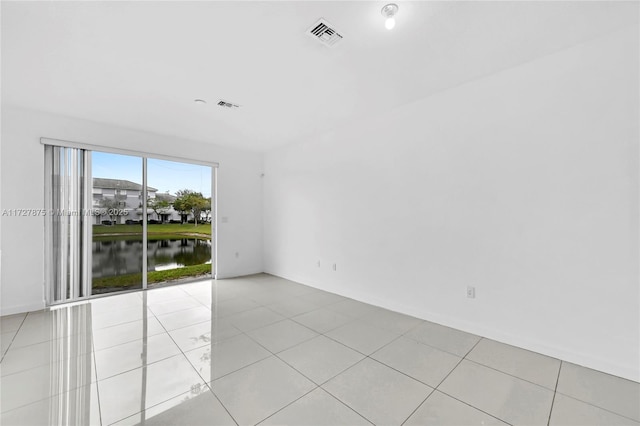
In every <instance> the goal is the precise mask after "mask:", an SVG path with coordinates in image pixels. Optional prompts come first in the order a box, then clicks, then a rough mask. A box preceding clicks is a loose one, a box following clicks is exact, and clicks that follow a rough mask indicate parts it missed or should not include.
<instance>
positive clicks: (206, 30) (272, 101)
mask: <svg viewBox="0 0 640 426" xmlns="http://www.w3.org/2000/svg"><path fill="white" fill-rule="evenodd" d="M397 3H398V5H399V6H400V11H399V13H398V15H397V19H396V20H397V25H396V27H395V28H394V29H393V30H391V31H389V30H386V29H385V27H384V18H383V17H382V16H381V14H380V9H381V8H382V6H384V5H385V4H386V2H378V1H371V2H370V1H354V2H347V1H318V2H314V1H297V2H284V1H259V2H249V1H233V2H220V1H211V2H186V1H179V2H178V1H174V2H151V1H140V2H133V1H132V2H90V1H81V2H58V1H47V2H6V1H3V2H2V6H1V7H2V10H1V12H2V50H1V53H2V102H3V104H4V105H10V104H11V105H17V106H23V107H27V108H31V109H36V110H43V111H50V112H55V113H58V114H63V115H68V116H74V117H79V118H84V119H89V120H94V121H99V122H104V123H109V124H114V125H119V126H124V127H128V128H134V129H140V130H144V131H150V132H154V133H160V134H166V135H173V136H178V137H182V138H187V139H195V140H200V141H205V142H210V143H215V144H220V145H225V146H230V147H236V148H240V149H244V150H252V151H268V150H271V149H274V148H277V147H279V146H282V145H285V144H289V143H295V142H297V141H302V140H304V139H306V138H308V137H310V136H312V135H314V134H318V133H323V132H326V131H328V130H331V129H333V128H336V127H338V126H341V125H343V124H345V123H347V122H351V121H353V120H357V119H359V118H362V117H365V116H368V115H371V114H378V113H384V111H387V110H391V109H393V108H396V107H397V106H399V105H402V104H406V103H409V102H413V101H416V100H418V99H421V98H424V97H427V96H429V95H431V94H433V93H436V92H439V91H442V90H445V89H447V88H451V87H455V86H458V85H461V84H464V83H465V82H467V81H470V80H473V79H477V78H480V77H482V76H484V75H488V74H491V73H495V72H499V71H500V70H503V69H506V68H509V67H513V66H517V65H519V64H521V63H524V62H527V61H531V60H533V59H535V58H537V57H540V56H543V55H547V54H550V53H553V52H555V51H558V50H561V49H564V48H567V47H570V46H573V45H575V44H578V43H581V42H584V41H586V40H590V39H593V38H596V37H599V36H602V35H604V34H607V33H609V32H612V31H615V30H617V29H619V28H621V27H624V26H627V25H631V24H635V23H637V21H638V12H637V11H638V5H637V4H636V3H631V2H516V1H498V2H484V1H478V2H475V1H474V2H459V1H447V2H435V1H423V2H420V1H414V2H405V1H398V2H397ZM321 17H322V18H325V19H326V20H328V21H329V22H330V23H331V24H333V25H334V26H335V28H336V29H337V30H338V31H339V32H340V33H341V34H342V35H343V36H344V39H343V40H342V41H340V42H339V43H338V44H336V45H335V46H333V47H331V48H328V47H326V46H324V45H322V44H321V43H319V42H318V41H317V40H314V39H312V38H311V37H308V36H307V35H305V31H306V30H307V29H308V28H309V27H310V26H311V25H312V24H314V23H315V22H316V21H317V20H318V19H319V18H321ZM196 98H199V99H205V100H206V101H207V104H204V105H203V104H196V103H195V102H194V99H196ZM220 99H224V100H226V101H230V102H233V103H237V104H239V105H241V107H240V108H232V109H229V108H222V107H219V106H217V105H216V103H217V101H218V100H220Z"/></svg>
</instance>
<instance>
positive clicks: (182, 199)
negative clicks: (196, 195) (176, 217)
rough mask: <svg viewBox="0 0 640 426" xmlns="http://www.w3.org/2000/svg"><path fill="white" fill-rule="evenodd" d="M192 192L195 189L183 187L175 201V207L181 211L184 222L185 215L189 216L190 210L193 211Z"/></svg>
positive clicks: (177, 193)
mask: <svg viewBox="0 0 640 426" xmlns="http://www.w3.org/2000/svg"><path fill="white" fill-rule="evenodd" d="M192 193H193V191H192V190H190V189H181V190H179V191H177V192H176V199H175V200H174V201H173V209H174V210H175V211H177V212H178V213H180V217H181V219H182V223H184V222H185V220H186V217H185V216H187V215H188V214H189V212H191V206H190V204H189V195H190V194H192Z"/></svg>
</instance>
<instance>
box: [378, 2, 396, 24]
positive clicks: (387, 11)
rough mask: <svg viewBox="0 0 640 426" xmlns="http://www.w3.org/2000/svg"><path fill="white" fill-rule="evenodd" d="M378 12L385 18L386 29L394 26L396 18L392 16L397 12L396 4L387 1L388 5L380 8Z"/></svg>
mask: <svg viewBox="0 0 640 426" xmlns="http://www.w3.org/2000/svg"><path fill="white" fill-rule="evenodd" d="M380 13H381V14H382V16H384V17H385V18H387V19H385V21H384V26H385V27H386V28H387V29H388V30H391V29H393V27H395V26H396V18H394V16H395V15H396V13H398V5H397V4H395V3H389V4H388V5H386V6H385V7H383V8H382V10H381V11H380Z"/></svg>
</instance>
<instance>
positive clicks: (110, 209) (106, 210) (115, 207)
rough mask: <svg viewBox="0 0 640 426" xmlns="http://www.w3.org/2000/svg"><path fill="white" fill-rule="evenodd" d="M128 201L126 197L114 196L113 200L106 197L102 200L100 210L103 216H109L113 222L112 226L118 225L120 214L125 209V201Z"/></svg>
mask: <svg viewBox="0 0 640 426" xmlns="http://www.w3.org/2000/svg"><path fill="white" fill-rule="evenodd" d="M126 199H127V197H125V196H124V195H117V194H116V195H114V196H113V198H111V197H105V198H103V199H102V200H100V208H101V211H100V213H102V214H103V215H107V216H109V219H110V220H111V224H112V225H113V224H115V223H116V219H117V218H118V213H119V212H120V211H121V210H123V209H124V207H123V203H124V202H125V200H126Z"/></svg>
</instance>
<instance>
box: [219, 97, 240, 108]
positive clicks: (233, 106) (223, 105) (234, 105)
mask: <svg viewBox="0 0 640 426" xmlns="http://www.w3.org/2000/svg"><path fill="white" fill-rule="evenodd" d="M218 105H219V106H221V107H223V108H239V107H240V105H236V104H232V103H231V102H227V101H223V100H222V99H220V100H219V101H218Z"/></svg>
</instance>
